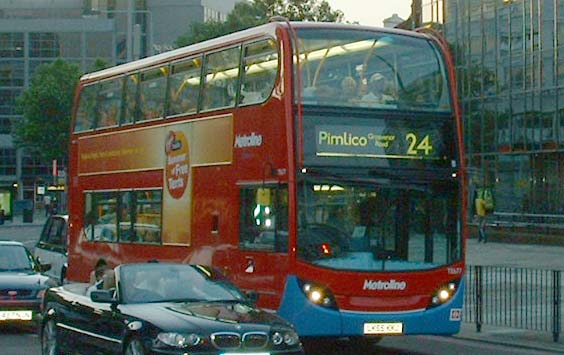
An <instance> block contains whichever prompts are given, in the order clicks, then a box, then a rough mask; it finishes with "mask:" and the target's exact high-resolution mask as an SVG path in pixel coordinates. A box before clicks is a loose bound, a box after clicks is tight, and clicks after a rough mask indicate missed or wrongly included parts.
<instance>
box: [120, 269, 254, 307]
mask: <svg viewBox="0 0 564 355" xmlns="http://www.w3.org/2000/svg"><path fill="white" fill-rule="evenodd" d="M118 270H119V271H118V275H119V288H120V293H121V295H122V298H123V303H148V302H200V301H202V302H214V301H215V302H219V301H226V302H230V301H236V302H244V301H245V300H246V298H245V296H244V295H243V294H242V293H241V292H240V291H239V290H238V289H237V288H235V287H234V286H233V285H232V284H230V283H229V282H227V281H226V280H221V279H216V278H214V277H213V274H212V273H211V272H210V271H209V269H207V268H205V267H202V266H196V265H184V264H167V263H145V264H130V265H122V266H120V267H119V269H118Z"/></svg>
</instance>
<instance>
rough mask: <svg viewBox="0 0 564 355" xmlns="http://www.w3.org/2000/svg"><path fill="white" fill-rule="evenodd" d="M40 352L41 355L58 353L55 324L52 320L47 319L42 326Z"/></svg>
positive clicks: (57, 354) (56, 354) (55, 354)
mask: <svg viewBox="0 0 564 355" xmlns="http://www.w3.org/2000/svg"><path fill="white" fill-rule="evenodd" d="M41 353H42V354H43V355H59V354H60V351H59V343H58V341H57V325H56V324H55V321H54V320H52V319H51V320H49V321H48V322H47V323H45V325H44V326H43V332H42V334H41Z"/></svg>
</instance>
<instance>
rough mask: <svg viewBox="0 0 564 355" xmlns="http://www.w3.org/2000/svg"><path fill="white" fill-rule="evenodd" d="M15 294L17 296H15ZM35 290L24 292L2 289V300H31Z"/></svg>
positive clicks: (0, 295) (0, 296)
mask: <svg viewBox="0 0 564 355" xmlns="http://www.w3.org/2000/svg"><path fill="white" fill-rule="evenodd" d="M14 292H15V294H14ZM34 295H35V291H34V290H22V289H16V290H14V289H9V288H8V289H2V290H0V299H5V300H9V299H22V298H30V296H34Z"/></svg>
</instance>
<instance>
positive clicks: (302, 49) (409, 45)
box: [295, 29, 452, 112]
mask: <svg viewBox="0 0 564 355" xmlns="http://www.w3.org/2000/svg"><path fill="white" fill-rule="evenodd" d="M298 38H299V40H298V41H299V44H300V45H299V48H298V51H299V67H300V69H301V72H300V74H301V84H302V86H301V90H302V92H301V95H297V97H301V100H302V103H303V104H304V105H319V106H339V107H363V108H379V109H388V110H411V111H432V112H439V111H441V112H445V111H449V112H450V111H452V109H451V104H450V97H449V90H448V83H447V80H446V75H445V71H444V63H443V62H442V60H441V57H440V55H439V54H438V51H437V48H436V47H435V45H434V44H433V43H432V42H431V41H430V40H422V39H420V38H413V37H408V36H404V35H401V34H395V33H387V32H375V31H366V30H326V29H299V30H298ZM295 61H296V62H297V61H298V60H297V59H296V58H295Z"/></svg>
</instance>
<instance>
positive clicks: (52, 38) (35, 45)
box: [29, 32, 61, 58]
mask: <svg viewBox="0 0 564 355" xmlns="http://www.w3.org/2000/svg"><path fill="white" fill-rule="evenodd" d="M29 40H30V43H31V45H30V49H29V56H30V57H33V58H56V57H59V56H60V55H61V53H60V48H59V40H58V37H57V34H56V33H50V32H45V33H30V34H29Z"/></svg>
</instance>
